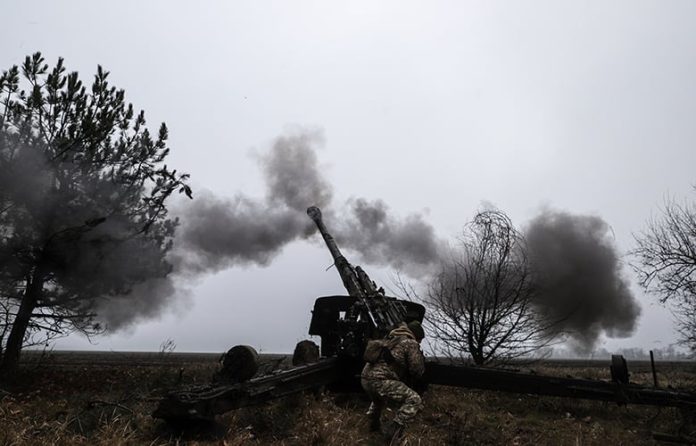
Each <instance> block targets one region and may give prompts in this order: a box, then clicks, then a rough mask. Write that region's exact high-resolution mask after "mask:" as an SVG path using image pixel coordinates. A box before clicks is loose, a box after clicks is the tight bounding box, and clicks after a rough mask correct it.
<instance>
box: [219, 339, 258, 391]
mask: <svg viewBox="0 0 696 446" xmlns="http://www.w3.org/2000/svg"><path fill="white" fill-rule="evenodd" d="M220 364H222V369H220V371H218V372H217V373H216V374H215V377H214V378H213V380H214V381H216V382H225V383H241V382H244V381H248V380H250V379H251V378H252V377H253V376H254V375H255V374H256V372H258V370H259V354H258V353H257V352H256V350H255V349H254V347H251V346H248V345H235V346H234V347H232V348H231V349H229V350H228V351H227V353H225V354H224V355H222V358H220Z"/></svg>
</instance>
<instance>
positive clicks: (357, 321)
mask: <svg viewBox="0 0 696 446" xmlns="http://www.w3.org/2000/svg"><path fill="white" fill-rule="evenodd" d="M307 214H308V215H309V217H310V218H311V219H312V220H313V221H314V223H315V224H316V226H317V229H318V231H319V233H320V234H321V236H322V237H323V239H324V242H325V243H326V246H327V248H328V249H329V252H330V253H331V256H332V257H333V260H334V266H335V267H336V270H337V271H338V273H339V275H340V277H341V280H342V281H343V285H344V287H345V288H346V290H347V291H348V295H347V296H325V297H320V298H318V299H316V301H315V303H314V309H313V310H312V319H311V323H310V326H309V334H310V335H312V336H318V337H319V338H320V340H321V341H320V347H317V346H316V344H314V343H313V342H311V341H302V342H300V343H299V344H298V346H297V348H296V349H295V353H294V355H293V360H292V363H293V365H294V367H293V368H291V369H288V370H282V371H278V372H275V373H269V374H265V375H262V376H255V375H256V374H257V372H258V369H259V365H258V355H257V353H256V351H255V350H254V349H253V348H252V347H249V346H235V347H233V348H231V349H230V350H229V351H228V352H227V353H226V354H225V355H223V357H222V358H221V363H222V368H221V370H220V371H219V372H218V374H217V375H216V378H214V382H213V383H212V384H210V385H206V386H198V387H194V388H188V389H183V390H176V391H173V392H171V393H169V394H168V395H167V396H166V397H165V398H164V399H162V400H161V401H160V403H159V406H158V407H157V409H156V410H155V412H154V413H153V416H154V417H156V418H161V419H164V420H167V421H170V422H179V421H190V420H210V419H213V418H214V417H215V415H218V414H222V413H225V412H227V411H229V410H233V409H237V408H240V407H245V406H251V405H255V404H261V403H263V402H266V401H268V400H271V399H274V398H278V397H282V396H286V395H289V394H292V393H297V392H301V391H303V390H308V389H312V388H319V387H323V386H326V387H327V388H329V389H333V390H346V389H355V388H359V382H358V381H359V380H358V378H359V373H360V370H361V368H362V366H363V361H362V355H363V352H364V349H365V346H366V344H367V342H368V341H369V340H370V339H378V338H381V337H383V336H385V335H386V334H387V333H388V332H389V331H390V330H391V329H393V328H394V327H396V326H397V325H398V324H400V323H402V322H410V321H413V320H417V321H419V322H422V321H423V318H424V316H425V308H424V307H423V306H422V305H420V304H418V303H416V302H411V301H407V300H401V299H398V298H396V297H390V296H387V295H386V294H385V292H384V289H383V288H378V287H377V285H376V284H375V282H373V281H372V280H371V279H370V277H369V276H368V275H367V273H366V272H365V271H364V270H363V269H362V268H361V267H360V266H353V265H352V264H351V263H350V262H348V260H347V259H346V258H345V257H344V256H343V254H342V253H341V251H340V250H339V248H338V245H337V244H336V242H335V240H334V239H333V237H332V236H331V234H330V233H329V232H328V230H327V229H326V226H325V225H324V222H323V220H322V215H321V211H320V210H319V209H318V208H316V207H310V208H309V209H307ZM610 371H611V377H612V380H611V381H599V380H588V379H574V378H558V377H551V376H543V375H536V374H530V373H520V372H514V371H508V370H500V369H492V368H482V367H473V366H465V365H460V364H454V363H451V362H449V363H448V362H442V361H438V360H436V359H432V360H428V361H427V362H426V373H425V381H426V382H427V383H428V384H436V385H446V386H456V387H468V388H478V389H487V390H496V391H503V392H513V393H522V394H537V395H549V396H560V397H570V398H582V399H591V400H602V401H614V402H617V403H619V404H629V403H630V404H649V405H657V406H672V407H679V408H683V409H689V410H693V409H695V408H696V394H693V393H690V392H682V391H677V390H667V389H658V388H650V387H645V386H640V385H636V384H631V383H629V373H628V368H627V366H626V361H625V360H624V359H623V357H621V356H618V355H615V356H613V357H612V362H611V366H610Z"/></svg>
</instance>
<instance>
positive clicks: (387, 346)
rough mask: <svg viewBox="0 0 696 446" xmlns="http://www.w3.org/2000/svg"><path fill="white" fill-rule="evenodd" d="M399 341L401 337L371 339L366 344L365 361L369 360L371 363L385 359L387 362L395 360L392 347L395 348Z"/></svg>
mask: <svg viewBox="0 0 696 446" xmlns="http://www.w3.org/2000/svg"><path fill="white" fill-rule="evenodd" d="M398 342H399V338H391V339H371V340H370V341H368V342H367V345H366V346H365V353H363V360H365V362H369V363H370V364H376V363H378V362H379V361H380V360H384V361H386V362H387V363H392V362H394V356H393V355H392V353H391V349H392V348H394V347H395V346H396V344H397V343H398Z"/></svg>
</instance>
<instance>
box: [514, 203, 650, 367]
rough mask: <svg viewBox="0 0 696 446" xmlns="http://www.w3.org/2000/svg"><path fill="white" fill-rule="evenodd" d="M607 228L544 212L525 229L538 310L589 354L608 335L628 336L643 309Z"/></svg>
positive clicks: (586, 219) (585, 218)
mask: <svg viewBox="0 0 696 446" xmlns="http://www.w3.org/2000/svg"><path fill="white" fill-rule="evenodd" d="M610 234H611V229H610V227H609V225H608V224H607V223H606V222H605V221H604V220H602V219H601V218H599V217H594V216H584V215H571V214H568V213H565V212H557V211H545V212H543V213H542V214H541V215H539V216H537V217H536V218H534V219H533V220H532V221H531V222H530V223H529V225H528V227H527V229H526V234H525V235H526V239H527V244H528V248H529V253H530V261H531V264H532V267H533V268H534V271H535V273H536V274H537V277H538V281H539V285H540V294H539V295H538V296H537V298H536V302H537V305H538V307H539V309H540V310H541V311H542V312H543V313H545V315H546V316H548V317H549V318H550V319H551V320H557V321H560V322H559V324H558V325H557V326H556V327H555V328H557V329H559V330H562V331H564V332H566V333H567V334H568V335H569V336H570V343H571V347H573V348H574V349H575V350H576V351H577V352H579V353H589V352H590V351H592V349H593V348H594V347H595V345H596V343H597V340H598V339H599V336H600V335H601V334H602V333H603V332H604V333H606V334H607V335H609V336H610V337H627V336H630V335H631V333H632V332H633V330H634V329H635V328H636V321H637V319H638V316H639V315H640V306H639V305H638V302H637V301H636V299H635V298H634V297H633V295H632V294H631V291H630V289H629V286H628V282H627V281H626V279H624V278H623V277H622V274H621V264H620V262H619V257H618V255H617V253H616V248H615V247H614V243H613V240H612V238H611V236H610Z"/></svg>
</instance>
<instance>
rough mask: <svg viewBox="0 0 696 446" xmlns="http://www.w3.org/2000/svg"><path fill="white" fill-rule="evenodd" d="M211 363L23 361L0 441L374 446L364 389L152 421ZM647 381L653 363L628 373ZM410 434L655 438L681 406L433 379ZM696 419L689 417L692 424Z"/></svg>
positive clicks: (495, 441) (685, 380)
mask: <svg viewBox="0 0 696 446" xmlns="http://www.w3.org/2000/svg"><path fill="white" fill-rule="evenodd" d="M214 368H215V364H214V363H211V362H202V363H200V364H195V363H189V364H186V365H185V367H184V371H183V373H181V368H180V365H178V364H173V363H171V362H168V363H164V362H163V364H162V365H161V366H156V367H153V366H149V367H138V366H127V365H125V364H124V365H114V364H111V365H102V366H92V367H89V366H80V367H58V366H51V365H48V366H46V367H38V368H25V369H23V371H22V373H21V374H20V375H19V377H18V378H17V379H16V381H14V382H13V383H12V385H10V384H8V383H5V384H0V388H2V389H4V390H7V391H9V392H10V394H9V395H6V394H4V393H2V392H0V398H1V400H0V426H1V427H2V428H0V446H5V445H37V444H42V445H165V444H166V445H177V444H190V445H258V444H264V445H278V446H280V445H372V444H374V445H377V444H384V442H383V440H382V439H381V438H380V436H379V435H376V434H370V433H369V432H368V429H367V420H366V419H365V416H364V412H365V410H366V408H367V405H368V402H367V401H366V400H365V399H364V397H362V396H361V395H360V394H347V395H340V394H328V393H323V394H319V395H315V394H311V393H308V394H305V395H297V396H293V397H288V398H285V399H282V400H279V401H275V402H273V403H272V404H269V405H266V406H263V407H260V408H245V409H241V410H237V411H233V412H229V413H227V414H225V415H223V416H221V417H219V418H218V420H217V423H216V424H215V425H209V426H198V427H197V428H195V429H188V430H186V431H177V430H175V429H172V428H171V427H169V426H166V425H165V424H163V423H161V422H160V421H159V420H154V419H152V418H151V417H150V413H151V412H152V410H153V409H154V407H155V405H156V399H157V398H158V397H159V396H161V395H162V394H163V393H164V392H165V391H166V389H168V388H171V387H174V386H176V385H179V384H181V385H187V384H195V383H203V382H207V381H208V380H209V379H210V376H211V375H212V373H213V371H214ZM538 372H539V373H545V374H556V375H562V376H565V375H568V374H572V375H574V376H576V377H586V378H593V379H606V378H607V372H605V371H604V370H602V369H597V368H582V369H569V368H563V369H560V368H546V369H544V368H543V367H541V368H539V369H538ZM695 377H696V374H694V372H693V371H692V370H691V366H684V367H681V368H679V367H677V368H675V369H674V370H669V371H665V372H663V373H662V375H661V377H660V378H661V381H662V382H663V383H664V384H667V383H668V382H669V383H671V384H673V385H677V384H679V385H680V386H684V385H688V386H692V387H693V386H694V383H695V382H696V379H695ZM632 379H633V380H634V381H636V382H645V383H650V382H652V377H651V375H650V374H649V373H638V374H634V375H633V376H632ZM425 406H426V409H425V410H424V412H423V414H422V416H420V417H419V419H418V421H417V422H416V423H415V424H414V425H413V426H411V428H410V429H409V431H408V436H407V439H406V444H408V445H454V446H456V445H500V444H504V445H535V446H540V445H606V444H612V445H650V444H658V443H656V442H655V441H654V440H652V437H651V431H659V432H669V433H672V434H676V433H677V431H678V429H679V427H680V424H681V423H682V420H683V419H684V417H683V414H681V413H680V412H679V411H677V410H675V409H658V408H653V407H637V406H632V407H619V406H617V405H615V404H612V403H603V402H592V401H579V400H571V399H562V398H551V397H537V396H528V395H512V394H502V393H496V392H487V391H476V390H466V389H453V388H445V387H433V388H431V389H430V390H429V391H428V392H427V393H426V396H425ZM687 427H690V426H687Z"/></svg>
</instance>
